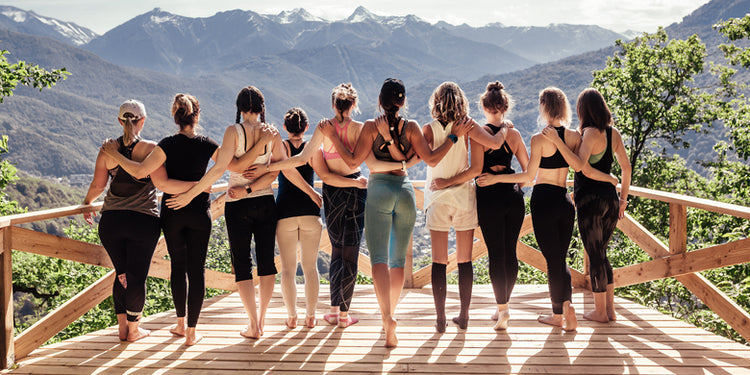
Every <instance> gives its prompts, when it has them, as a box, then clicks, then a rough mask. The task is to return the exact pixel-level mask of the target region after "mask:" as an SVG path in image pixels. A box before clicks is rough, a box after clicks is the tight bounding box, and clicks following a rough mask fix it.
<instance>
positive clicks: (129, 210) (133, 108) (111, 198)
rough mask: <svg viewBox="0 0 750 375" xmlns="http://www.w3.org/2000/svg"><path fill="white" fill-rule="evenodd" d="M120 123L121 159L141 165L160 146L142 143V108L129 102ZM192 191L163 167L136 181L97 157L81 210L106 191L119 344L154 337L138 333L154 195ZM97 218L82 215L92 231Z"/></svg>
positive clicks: (104, 232)
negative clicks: (169, 177)
mask: <svg viewBox="0 0 750 375" xmlns="http://www.w3.org/2000/svg"><path fill="white" fill-rule="evenodd" d="M117 120H118V121H119V123H120V125H122V128H123V135H122V136H121V137H119V138H117V139H116V140H115V141H114V143H115V144H116V145H117V150H118V153H120V152H121V153H123V154H124V157H125V158H127V159H132V160H135V161H142V160H143V159H145V158H146V156H147V155H148V154H150V153H151V151H153V150H154V148H155V147H156V143H154V142H152V141H148V140H144V139H142V138H141V131H142V130H143V126H144V124H145V122H146V108H145V107H144V106H143V103H141V102H139V101H137V100H133V99H131V100H127V101H125V102H124V103H122V105H121V106H120V114H119V116H118V118H117ZM107 185H109V189H107ZM191 186H193V183H191V182H184V181H177V180H170V179H168V178H167V173H166V170H165V169H164V167H163V166H161V167H159V168H157V169H156V170H155V171H153V172H151V175H150V176H147V177H145V178H141V179H138V178H135V177H133V176H132V175H130V174H129V173H128V172H127V171H126V170H125V169H124V168H120V167H119V166H118V165H117V161H116V159H115V158H112V157H111V156H109V155H108V154H107V153H105V152H104V151H103V150H102V151H100V152H99V154H98V155H97V157H96V166H95V169H94V178H93V179H92V181H91V185H90V186H89V190H88V192H87V193H86V197H85V198H84V199H83V204H91V202H92V201H94V199H96V198H97V197H98V196H100V195H101V194H102V192H104V190H105V189H106V190H107V195H106V196H105V197H104V205H103V206H102V210H101V211H102V216H101V219H100V220H99V238H100V239H101V241H102V245H103V246H104V249H105V250H107V254H108V255H109V258H110V259H111V260H112V264H113V265H114V268H115V271H116V272H115V273H116V274H117V278H115V282H114V285H113V288H112V299H113V300H114V305H115V314H116V315H117V323H118V326H119V338H120V340H121V341H131V342H132V341H136V340H138V339H141V338H143V337H146V336H148V335H149V334H150V331H149V330H146V329H143V328H141V327H140V319H141V314H142V311H143V306H144V304H145V302H146V276H147V275H148V270H149V267H150V266H151V258H152V256H153V254H154V248H155V246H156V243H157V241H158V240H159V233H160V228H159V206H158V204H159V203H158V198H157V196H156V189H157V188H158V189H159V190H161V191H164V192H167V193H180V192H183V191H185V190H187V189H189V188H190V187H191ZM93 215H95V213H93V214H92V213H86V214H84V215H83V216H84V219H85V220H86V222H87V223H89V224H90V225H93V224H94V221H93V217H92V216H93Z"/></svg>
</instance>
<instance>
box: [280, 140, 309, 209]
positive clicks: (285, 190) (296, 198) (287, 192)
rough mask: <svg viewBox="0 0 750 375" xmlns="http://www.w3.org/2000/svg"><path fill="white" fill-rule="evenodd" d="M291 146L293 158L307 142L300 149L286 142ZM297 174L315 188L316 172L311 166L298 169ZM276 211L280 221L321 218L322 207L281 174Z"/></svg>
mask: <svg viewBox="0 0 750 375" xmlns="http://www.w3.org/2000/svg"><path fill="white" fill-rule="evenodd" d="M284 143H286V145H287V146H289V154H290V155H291V156H294V155H297V154H299V153H300V152H302V149H304V148H305V144H306V143H307V142H302V144H300V145H299V147H294V145H293V144H292V142H289V140H286V141H284ZM297 172H299V174H301V175H302V178H304V179H305V182H307V183H308V184H309V185H310V186H313V174H314V171H313V169H312V167H311V166H310V165H309V164H305V165H301V166H299V167H297ZM276 209H277V212H278V219H279V220H281V219H286V218H289V217H297V216H310V215H312V216H320V207H318V205H316V204H315V202H313V201H312V199H310V197H309V196H308V195H307V194H306V193H305V192H304V191H302V190H300V188H298V187H297V186H295V185H294V184H293V183H291V182H290V181H289V180H288V179H287V178H286V177H284V174H283V173H280V174H279V191H278V195H277V197H276Z"/></svg>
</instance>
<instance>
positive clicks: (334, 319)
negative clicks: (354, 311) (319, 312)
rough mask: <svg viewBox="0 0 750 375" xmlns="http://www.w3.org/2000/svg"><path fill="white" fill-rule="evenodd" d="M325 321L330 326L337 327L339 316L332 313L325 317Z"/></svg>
mask: <svg viewBox="0 0 750 375" xmlns="http://www.w3.org/2000/svg"><path fill="white" fill-rule="evenodd" d="M323 320H325V321H326V322H327V323H328V324H332V325H336V324H339V314H338V313H335V314H334V313H330V314H325V315H323Z"/></svg>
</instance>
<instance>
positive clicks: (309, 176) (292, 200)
mask: <svg viewBox="0 0 750 375" xmlns="http://www.w3.org/2000/svg"><path fill="white" fill-rule="evenodd" d="M307 126H308V122H307V114H306V113H305V111H304V110H302V109H301V108H296V107H295V108H292V109H290V110H289V111H287V113H286V114H285V115H284V129H285V130H286V131H287V132H288V133H289V139H287V140H286V141H284V142H283V143H282V145H283V146H284V153H285V154H286V156H294V155H297V154H299V153H300V151H302V149H303V148H304V147H305V143H306V142H304V141H303V140H302V136H303V134H305V130H307ZM294 172H296V173H298V174H299V175H300V176H301V178H302V179H303V181H304V182H305V183H304V184H302V186H298V185H295V184H294V183H292V182H291V181H290V180H289V179H288V178H287V177H286V176H287V175H288V174H292V173H294ZM322 203H323V202H322V197H321V196H320V194H319V193H318V192H317V191H315V189H313V168H312V167H311V166H310V165H302V166H299V167H297V168H296V169H291V170H289V171H282V173H281V175H280V176H279V190H278V194H277V197H276V208H277V210H278V222H277V224H276V242H277V243H278V244H279V256H280V258H281V294H282V296H283V297H284V305H285V306H286V309H287V314H288V317H287V319H286V326H287V327H289V328H295V327H297V285H296V280H295V277H296V274H297V246H299V249H300V261H301V263H302V272H303V274H304V275H305V300H306V314H305V326H307V327H308V328H313V327H315V305H317V304H318V289H319V288H320V277H319V276H318V247H319V246H320V234H321V231H322V230H323V223H322V222H321V220H320V206H321V205H322Z"/></svg>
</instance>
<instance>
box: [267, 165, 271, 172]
mask: <svg viewBox="0 0 750 375" xmlns="http://www.w3.org/2000/svg"><path fill="white" fill-rule="evenodd" d="M270 171H271V165H270V164H266V172H270Z"/></svg>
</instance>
